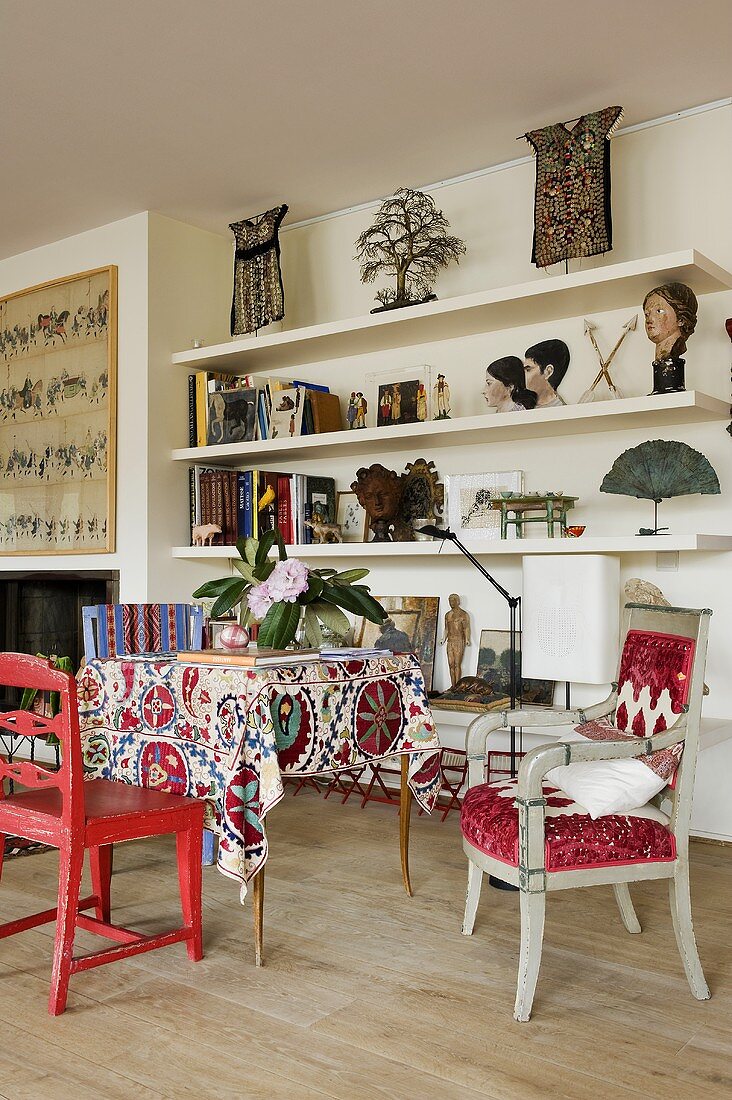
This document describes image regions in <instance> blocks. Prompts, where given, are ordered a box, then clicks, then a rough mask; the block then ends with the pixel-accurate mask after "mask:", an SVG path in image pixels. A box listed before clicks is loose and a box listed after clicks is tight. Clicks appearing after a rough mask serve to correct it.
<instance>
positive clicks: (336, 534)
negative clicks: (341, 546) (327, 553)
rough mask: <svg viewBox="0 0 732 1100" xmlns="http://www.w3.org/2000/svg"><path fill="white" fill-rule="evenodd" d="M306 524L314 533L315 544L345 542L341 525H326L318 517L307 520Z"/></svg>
mask: <svg viewBox="0 0 732 1100" xmlns="http://www.w3.org/2000/svg"><path fill="white" fill-rule="evenodd" d="M304 523H305V526H306V527H309V528H310V530H311V531H312V532H313V542H315V543H318V544H322V543H327V542H330V543H334V542H343V535H342V534H341V525H340V523H326V522H325V521H324V520H321V519H318V518H317V517H316V518H313V519H306V520H305V521H304Z"/></svg>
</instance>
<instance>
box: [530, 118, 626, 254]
mask: <svg viewBox="0 0 732 1100" xmlns="http://www.w3.org/2000/svg"><path fill="white" fill-rule="evenodd" d="M622 114H623V108H622V107H605V109H604V110H602V111H593V112H592V113H591V114H588V115H582V116H581V117H580V118H579V119H578V120H577V122H576V124H575V125H574V126H572V127H571V128H569V127H568V126H567V125H566V124H565V123H564V122H556V123H554V124H553V125H552V126H545V127H544V128H543V129H542V130H532V131H531V132H530V133H528V134H524V137H525V138H526V140H527V141H528V142H529V143H530V144H531V145H532V146H533V148H534V152H535V153H536V194H535V200H534V247H533V250H532V253H531V261H532V263H535V264H536V266H537V267H549V265H550V264H555V263H557V262H558V261H560V260H571V259H575V258H577V257H579V256H596V255H598V253H600V252H609V251H610V249H611V248H612V246H613V227H612V217H611V213H610V140H609V139H610V135H611V133H612V132H613V130H614V129H615V127H616V126H617V125H618V123H619V122H620V119H621V117H622Z"/></svg>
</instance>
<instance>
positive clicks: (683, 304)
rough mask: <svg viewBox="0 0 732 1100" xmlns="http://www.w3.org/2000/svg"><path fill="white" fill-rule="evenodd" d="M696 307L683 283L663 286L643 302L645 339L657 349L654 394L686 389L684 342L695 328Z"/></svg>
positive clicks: (654, 363) (692, 297)
mask: <svg viewBox="0 0 732 1100" xmlns="http://www.w3.org/2000/svg"><path fill="white" fill-rule="evenodd" d="M698 309H699V303H698V302H697V300H696V294H695V293H694V291H693V290H692V289H691V287H690V286H686V284H685V283H665V284H664V285H663V286H657V287H655V288H654V289H653V290H649V292H648V294H646V296H645V298H644V299H643V313H644V314H645V319H646V335H647V337H648V339H649V340H651V341H652V342H653V343H654V344H655V345H656V355H655V358H654V360H653V390H652V393H653V394H659V393H682V392H683V391H684V389H685V379H684V366H685V363H686V360H685V359H682V358H681V356H682V355H683V354H684V352H685V351H686V342H687V340H688V339H689V337H690V336H691V335H692V334H693V332H694V329H695V328H696V318H697V312H698Z"/></svg>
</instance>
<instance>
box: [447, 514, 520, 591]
mask: <svg viewBox="0 0 732 1100" xmlns="http://www.w3.org/2000/svg"><path fill="white" fill-rule="evenodd" d="M444 538H445V540H446V541H449V542H451V543H452V544H453V545H454V546H457V548H458V550H459V551H460V553H461V554H464V555H465V557H466V558H467V559H468V561H469V562H472V564H473V565H474V566H475V568H476V569H477V570H478V572H479V573H481V574H482V576H484V577H485V579H486V580H487V581H489V582H490V583H491V584H492V585H493V587H494V588H495V590H496V592H499V593H500V594H501V596H503V598H504V600H506V601H507V602H508V603H509V604H510V605H512V606H513V607H517V606H518V603H519V597H518V596H512V595H511V593H510V592H508V591H507V590H506V589H505V588H504V587H503V585H502V584H499V583H498V581H497V580H496V579H495V577H492V576H491V575H490V573H489V572H488V570H487V569H485V568H484V567H483V566H482V565H481V564H480V562H479V561H478V559H477V558H476V557H475V556H474V555H473V554H471V553H470V551H469V550H468V548H467V546H463V544H462V543H461V542H460V539H459V538H458V537H457V535H455V534H453V532H452V531H449V532H448V531H446V532H445V535H444Z"/></svg>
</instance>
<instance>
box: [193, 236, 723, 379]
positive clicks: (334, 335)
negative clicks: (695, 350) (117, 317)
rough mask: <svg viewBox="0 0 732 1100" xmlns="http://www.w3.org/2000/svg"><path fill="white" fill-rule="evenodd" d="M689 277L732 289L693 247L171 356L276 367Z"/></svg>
mask: <svg viewBox="0 0 732 1100" xmlns="http://www.w3.org/2000/svg"><path fill="white" fill-rule="evenodd" d="M668 282H682V283H687V284H688V285H689V286H691V287H692V289H693V290H694V291H695V292H696V293H697V294H709V293H713V292H715V291H720V290H728V289H730V288H732V274H730V272H728V271H725V270H724V269H723V268H721V267H719V266H718V265H717V264H715V263H713V261H711V260H709V259H707V257H706V256H703V255H702V254H701V253H699V252H697V251H696V250H695V249H685V250H683V251H679V252H671V253H668V254H666V255H663V256H651V257H648V258H646V259H642V260H630V261H628V262H626V263H621V264H607V265H605V266H602V267H595V268H592V269H590V270H588V271H579V272H573V273H572V274H571V275H556V276H546V275H544V276H543V277H542V278H539V279H534V280H532V281H531V282H528V283H519V284H517V285H515V286H508V287H497V288H495V289H493V290H484V291H479V292H478V293H476V294H464V295H460V296H457V297H454V298H446V299H445V300H443V301H437V302H428V303H426V304H425V305H421V306H412V307H408V308H405V309H398V310H391V311H389V312H386V313H376V314H367V315H366V316H362V317H350V318H347V319H346V320H341V321H331V322H329V323H328V324H324V325H312V326H310V327H308V328H299V329H290V330H289V331H285V332H280V333H275V334H274V335H271V336H260V337H251V336H247V337H244V338H238V339H235V340H231V341H229V342H227V343H225V344H215V345H213V346H212V347H209V348H196V349H194V350H193V351H183V352H178V353H177V354H175V355H174V356H173V363H174V364H177V365H179V366H182V367H187V368H188V369H190V368H199V369H202V370H217V371H233V372H237V371H246V372H248V373H252V372H256V371H272V370H280V369H289V368H292V367H298V368H299V367H302V366H305V365H307V364H308V363H318V364H320V365H325V362H326V361H327V360H332V359H339V358H342V357H343V356H350V355H364V354H370V353H374V352H380V351H386V350H389V349H392V348H401V347H406V346H408V345H412V344H423V343H429V342H431V341H439V340H450V339H454V338H456V337H460V336H472V335H475V334H477V333H484V332H496V331H499V330H501V329H506V328H515V327H517V326H519V325H533V324H540V323H544V322H546V321H556V320H559V319H561V318H563V317H576V316H579V315H581V314H585V313H604V312H607V311H609V310H613V309H622V308H624V307H626V306H630V307H636V308H637V309H640V303H641V302H642V301H643V297H644V295H645V294H646V293H647V292H648V291H649V290H650V289H651V287H653V286H658V285H659V284H661V283H668Z"/></svg>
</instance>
